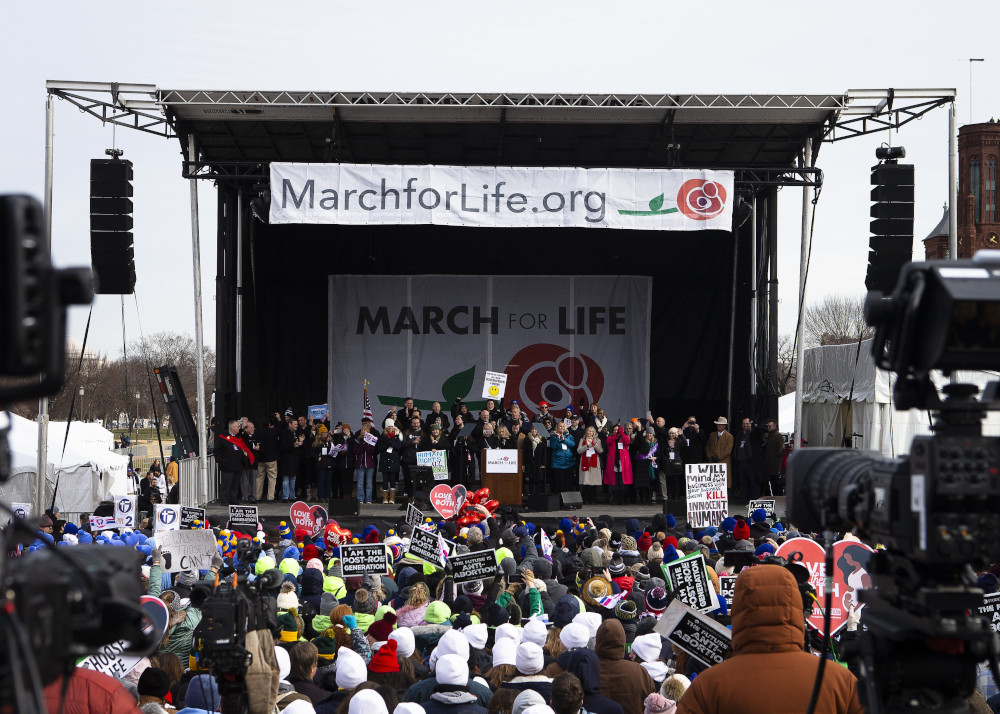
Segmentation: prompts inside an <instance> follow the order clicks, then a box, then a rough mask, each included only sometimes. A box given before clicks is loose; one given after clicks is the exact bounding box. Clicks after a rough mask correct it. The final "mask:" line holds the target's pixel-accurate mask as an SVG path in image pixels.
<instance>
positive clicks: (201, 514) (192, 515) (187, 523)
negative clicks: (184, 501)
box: [181, 506, 205, 531]
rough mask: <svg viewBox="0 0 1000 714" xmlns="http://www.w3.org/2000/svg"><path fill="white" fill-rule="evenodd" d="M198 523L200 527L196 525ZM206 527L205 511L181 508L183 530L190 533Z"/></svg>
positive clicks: (186, 507)
mask: <svg viewBox="0 0 1000 714" xmlns="http://www.w3.org/2000/svg"><path fill="white" fill-rule="evenodd" d="M195 521H198V525H195ZM204 527H205V509H204V508H191V507H189V506H181V530H182V531H189V530H193V529H195V528H204Z"/></svg>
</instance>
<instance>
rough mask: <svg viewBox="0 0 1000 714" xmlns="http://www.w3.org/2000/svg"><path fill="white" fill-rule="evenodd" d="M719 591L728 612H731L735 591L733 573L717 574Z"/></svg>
mask: <svg viewBox="0 0 1000 714" xmlns="http://www.w3.org/2000/svg"><path fill="white" fill-rule="evenodd" d="M719 591H720V594H721V595H722V597H724V598H726V608H727V609H728V611H729V614H730V615H732V614H733V593H735V592H736V576H735V575H720V576H719Z"/></svg>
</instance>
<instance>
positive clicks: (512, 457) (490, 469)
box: [486, 449, 517, 474]
mask: <svg viewBox="0 0 1000 714" xmlns="http://www.w3.org/2000/svg"><path fill="white" fill-rule="evenodd" d="M486 471H487V473H491V474H516V473H517V449H487V450H486Z"/></svg>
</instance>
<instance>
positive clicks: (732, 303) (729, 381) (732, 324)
mask: <svg viewBox="0 0 1000 714" xmlns="http://www.w3.org/2000/svg"><path fill="white" fill-rule="evenodd" d="M739 249H740V229H739V228H737V229H736V230H734V231H733V292H732V298H730V300H729V374H728V375H727V377H726V416H727V418H729V419H732V418H733V352H734V350H735V349H736V276H737V272H736V268H737V260H738V258H739V253H740V250H739ZM750 272H751V273H752V272H753V270H752V269H751V271H750Z"/></svg>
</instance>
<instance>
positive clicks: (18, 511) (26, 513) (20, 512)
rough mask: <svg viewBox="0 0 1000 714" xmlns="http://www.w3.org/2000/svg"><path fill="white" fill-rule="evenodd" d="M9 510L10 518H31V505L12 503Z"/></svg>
mask: <svg viewBox="0 0 1000 714" xmlns="http://www.w3.org/2000/svg"><path fill="white" fill-rule="evenodd" d="M10 510H11V511H12V512H13V516H11V518H12V519H13V518H20V519H22V520H23V519H25V518H30V517H31V504H30V503H12V504H10Z"/></svg>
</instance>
